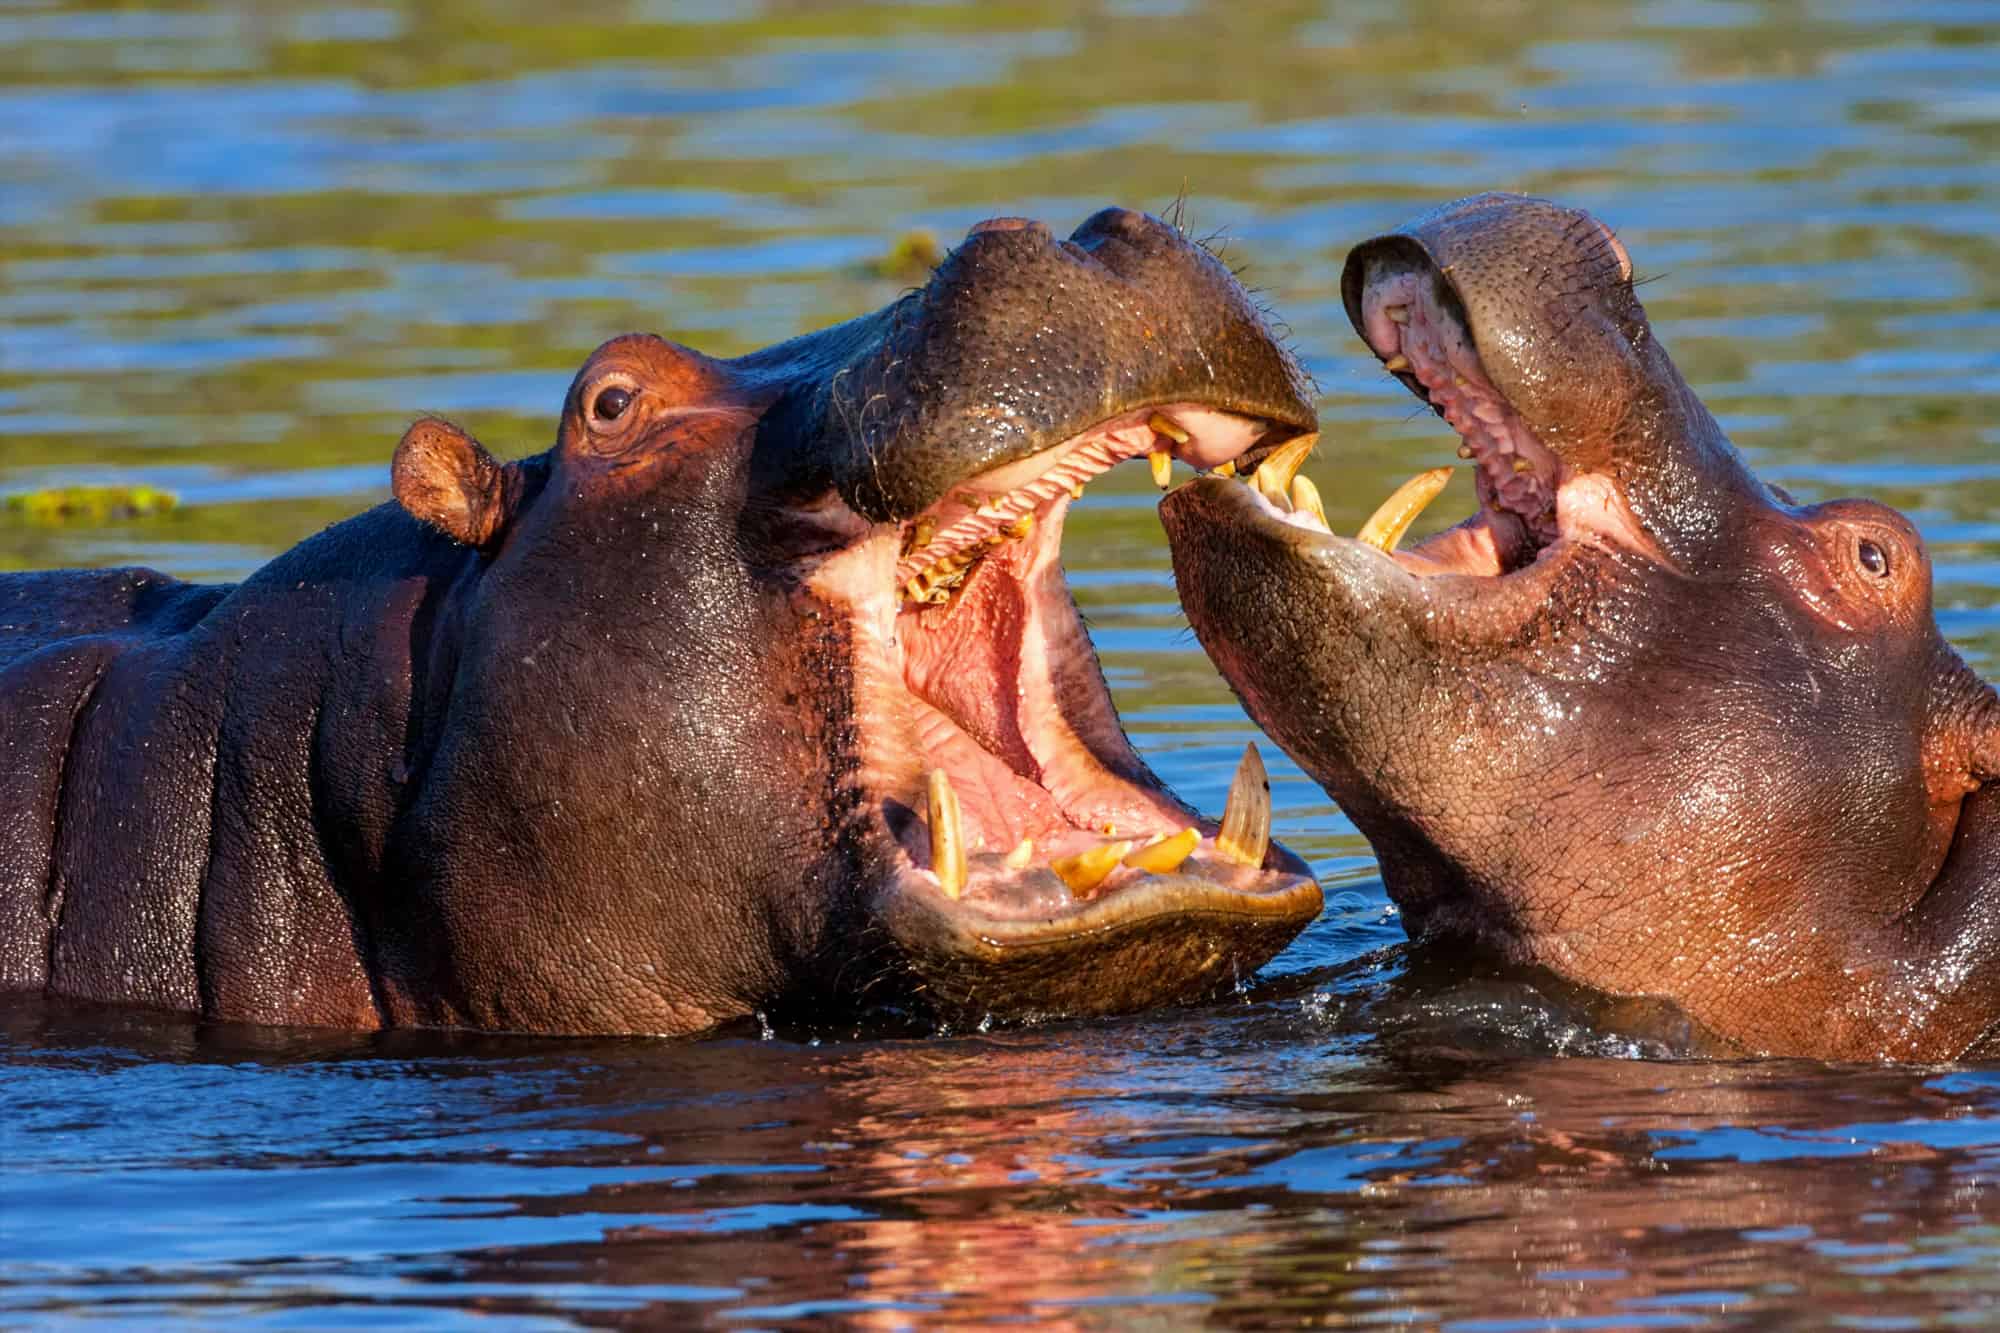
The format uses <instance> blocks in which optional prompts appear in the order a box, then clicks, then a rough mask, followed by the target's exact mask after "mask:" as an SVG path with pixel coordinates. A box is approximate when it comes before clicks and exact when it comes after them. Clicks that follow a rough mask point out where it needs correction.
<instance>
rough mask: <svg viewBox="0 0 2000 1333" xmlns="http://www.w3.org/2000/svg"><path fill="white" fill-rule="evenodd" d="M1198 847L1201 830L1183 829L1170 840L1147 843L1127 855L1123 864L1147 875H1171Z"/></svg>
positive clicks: (1164, 839) (1162, 839) (1163, 839)
mask: <svg viewBox="0 0 2000 1333" xmlns="http://www.w3.org/2000/svg"><path fill="white" fill-rule="evenodd" d="M1200 845H1201V830H1200V829H1198V828H1184V829H1182V830H1181V831H1180V832H1179V833H1176V834H1174V836H1173V837H1171V838H1161V839H1160V840H1159V841H1157V842H1149V843H1147V844H1146V845H1145V846H1144V847H1141V848H1140V849H1139V850H1137V851H1136V852H1131V853H1128V854H1127V855H1126V857H1125V864H1126V865H1128V866H1131V867H1132V868H1133V869H1134V870H1143V871H1145V872H1146V873H1147V874H1149V875H1171V874H1173V873H1174V872H1175V871H1176V870H1179V869H1180V868H1181V862H1183V861H1185V860H1187V859H1188V857H1190V856H1192V855H1194V849H1195V848H1196V847H1199V846H1200Z"/></svg>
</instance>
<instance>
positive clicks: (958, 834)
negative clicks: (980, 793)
mask: <svg viewBox="0 0 2000 1333" xmlns="http://www.w3.org/2000/svg"><path fill="white" fill-rule="evenodd" d="M930 807H931V809H930V815H931V869H932V871H934V872H935V873H936V874H937V877H938V887H939V888H941V889H943V890H944V896H945V897H947V898H952V899H956V898H957V897H958V896H959V895H960V894H962V893H964V892H965V880H966V876H967V874H968V873H969V871H968V868H967V866H966V862H965V828H964V826H963V825H962V824H961V823H960V822H959V817H958V793H957V792H955V791H953V790H952V789H951V779H950V778H949V777H947V776H946V775H945V771H944V770H943V769H941V768H934V769H932V770H931V782H930Z"/></svg>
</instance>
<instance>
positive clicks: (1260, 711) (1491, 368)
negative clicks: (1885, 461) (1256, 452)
mask: <svg viewBox="0 0 2000 1333" xmlns="http://www.w3.org/2000/svg"><path fill="white" fill-rule="evenodd" d="M1343 285H1344V291H1345V296H1346V302H1347V308H1348V312H1349V315H1350V317H1351V319H1352V320H1353V322H1354V325H1355V328H1356V329H1357V330H1359V331H1360V332H1361V334H1362V336H1363V337H1364V338H1365V339H1366V341H1367V343H1368V345H1369V347H1370V348H1371V349H1372V350H1373V351H1374V353H1375V354H1376V356H1377V357H1379V358H1380V359H1381V360H1382V361H1383V363H1384V364H1385V365H1386V366H1387V367H1388V368H1389V369H1390V370H1391V371H1392V372H1393V373H1395V374H1396V375H1397V376H1398V377H1399V378H1400V379H1401V380H1402V381H1403V382H1404V383H1405V384H1406V385H1408V386H1409V387H1410V388H1411V389H1412V390H1413V391H1415V392H1416V393H1417V395H1418V396H1419V397H1421V398H1423V399H1424V400H1425V401H1426V402H1428V403H1430V404H1431V405H1432V406H1433V407H1434V408H1435V409H1436V410H1437V411H1438V412H1439V414H1440V415H1442V416H1443V417H1444V418H1445V419H1446V420H1447V421H1448V422H1449V423H1450V424H1451V425H1452V427H1453V428H1454V429H1455V430H1456V431H1457V432H1458V433H1459V436H1460V438H1461V445H1460V449H1459V454H1460V457H1462V458H1467V459H1470V460H1471V465H1472V467H1473V469H1474V473H1475V477H1476V479H1477V491H1478V496H1479V512H1478V513H1477V514H1476V515H1475V516H1474V517H1473V518H1471V519H1470V520H1469V521H1467V522H1465V523H1462V524H1460V525H1459V526H1458V527H1456V528H1453V529H1451V530H1450V531H1448V532H1445V533H1443V534H1441V535H1439V536H1437V537H1434V538H1432V539H1430V540H1429V541H1426V542H1424V543H1422V544H1421V545H1418V546H1416V547H1414V548H1413V549H1410V550H1407V551H1395V550H1394V547H1395V537H1396V536H1397V535H1398V534H1399V532H1400V529H1401V528H1402V527H1404V526H1406V525H1407V519H1408V517H1409V516H1410V511H1412V510H1414V509H1416V508H1420V507H1421V502H1422V500H1423V498H1424V497H1423V495H1422V494H1421V493H1420V494H1418V495H1417V496H1416V497H1415V498H1414V499H1412V498H1411V497H1409V496H1407V495H1405V496H1402V497H1401V498H1399V500H1397V501H1394V502H1392V504H1391V505H1389V506H1385V512H1384V513H1382V514H1378V516H1377V518H1376V519H1375V520H1371V523H1370V525H1369V528H1368V529H1366V530H1364V535H1365V536H1367V537H1368V538H1370V540H1361V541H1350V540H1345V539H1342V538H1339V537H1334V536H1330V535H1328V534H1327V533H1326V532H1325V531H1324V530H1323V528H1322V527H1321V526H1320V525H1319V524H1317V523H1315V522H1314V521H1313V520H1312V519H1310V518H1308V517H1306V516H1305V515H1304V513H1302V512H1298V511H1293V512H1287V511H1286V510H1285V508H1284V507H1283V506H1282V505H1273V504H1272V503H1270V501H1269V500H1268V499H1267V498H1266V496H1265V495H1263V494H1260V493H1259V490H1258V488H1255V487H1250V486H1244V485H1240V484H1235V483H1231V482H1227V481H1223V480H1210V479H1201V480H1198V481H1196V482H1194V483H1191V484H1190V485H1188V486H1186V487H1184V488H1182V489H1181V490H1180V491H1178V492H1176V493H1175V494H1174V495H1173V496H1171V497H1170V498H1169V499H1168V501H1167V503H1166V504H1165V505H1164V507H1163V509H1162V515H1163V517H1164V519H1165V521H1166V525H1167V529H1168V533H1169V535H1170V537H1171V539H1172V543H1173V556H1174V569H1175V574H1176V576H1177V580H1178V583H1179V587H1180V591H1181V595H1182V599H1183V601H1184V603H1185V605H1186V607H1187V612H1188V615H1189V618H1190V619H1191V620H1192V622H1193V624H1194V626H1195V629H1196V632H1197V633H1198V635H1199V636H1200V639H1201V642H1202V644H1203V645H1204V647H1206V648H1207V650H1208V651H1209V653H1210V654H1211V655H1212V656H1213V657H1214V659H1215V660H1216V662H1217V663H1218V665H1219V666H1220V667H1221V669H1222V672H1223V674H1224V675H1225V676H1227V677H1228V679H1229V680H1230V682H1231V683H1232V684H1233V685H1234V686H1235V688H1236V690H1237V692H1238V693H1239V694H1240V695H1241V696H1242V697H1243V699H1244V701H1245V703H1246V704H1247V706H1248V708H1249V711H1250V713H1251V715H1252V716H1253V717H1254V718H1255V719H1256V721H1257V722H1258V724H1259V725H1261V726H1262V727H1264V728H1265V729H1266V730H1267V731H1269V732H1270V734H1271V735H1272V736H1273V738H1275V739H1276V740H1277V741H1278V742H1279V743H1280V744H1281V745H1282V746H1283V747H1284V748H1285V750H1286V751H1287V752H1288V753H1289V754H1291V755H1292V756H1293V757H1294V758H1295V759H1297V761H1298V762H1299V763H1300V764H1301V765H1302V766H1303V767H1304V768H1305V769H1306V770H1307V771H1308V772H1309V773H1310V774H1311V775H1312V776H1313V777H1314V778H1315V779H1316V780H1318V781H1319V782H1320V783H1321V784H1322V785H1324V786H1325V787H1326V789H1327V791H1328V792H1329V793H1331V794H1332V795H1333V796H1334V797H1335V798H1336V799H1338V800H1339V801H1340V803H1341V804H1342V806H1343V807H1345V809H1346V810H1347V812H1348V813H1349V814H1350V815H1351V816H1352V818H1353V820H1354V822H1355V824H1356V825H1357V826H1358V827H1359V828H1360V829H1361V830H1362V832H1363V833H1365V834H1366V835H1367V837H1368V839H1369V841H1370V842H1371V843H1372V844H1373V846H1374V848H1375V851H1376V854H1377V855H1378V857H1379V858H1380V861H1381V866H1382V873H1383V877H1384V880H1385V883H1386V884H1387V887H1388V891H1389V894H1390V896H1391V897H1392V898H1393V899H1394V900H1395V902H1396V903H1397V904H1398V906H1399V907H1400V908H1401V910H1402V914H1403V919H1404V921H1405V924H1406V925H1407V927H1408V929H1409V931H1410V933H1411V935H1412V936H1413V937H1416V938H1419V939H1437V940H1455V941H1460V942H1465V941H1470V942H1474V943H1476V944H1478V945H1480V946H1483V947H1484V948H1486V949H1489V950H1492V951H1495V952H1497V953H1499V954H1501V955H1503V956H1505V957H1507V958H1509V959H1512V960H1516V961H1520V962H1526V963H1531V964H1538V965H1542V966H1546V967H1547V968H1549V969H1552V970H1553V971H1554V972H1556V973H1558V974H1560V975H1562V976H1563V977H1566V978H1569V979H1571V980H1573V981H1578V982H1582V983H1584V984H1587V985H1590V986H1594V987H1598V988H1601V989H1603V990H1607V991H1611V992H1615V993H1620V994H1630V995H1638V994H1645V995H1654V996H1661V997H1664V998H1668V999H1671V1000H1673V1001H1675V1002H1677V1003H1678V1004H1679V1005H1680V1006H1681V1007H1682V1008H1683V1009H1684V1010H1685V1011H1686V1012H1687V1013H1689V1014H1690V1015H1691V1016H1692V1017H1693V1018H1694V1019H1695V1020H1697V1021H1698V1022H1700V1023H1702V1024H1703V1025H1705V1026H1706V1027H1707V1028H1709V1029H1710V1030H1711V1031H1712V1032H1713V1033H1714V1034H1716V1035H1717V1036H1720V1037H1721V1038H1723V1039H1724V1040H1725V1041H1727V1042H1729V1043H1731V1044H1734V1045H1735V1046H1737V1047H1739V1048H1740V1049H1744V1050H1750V1051H1761V1052H1770V1053H1791V1054H1802V1055H1816V1056H1825V1057H1836V1058H1877V1057H1889V1058H1902V1059H1917V1060H1931V1059H1949V1058H1954V1057H1957V1056H1960V1055H1962V1054H1965V1053H1967V1052H1969V1051H1972V1050H1974V1049H1976V1048H1983V1046H1984V1045H1985V1044H1987V1043H1990V1040H1991V1034H1992V1033H1993V1032H1994V1031H1995V1030H1996V1027H2000V784H1996V783H1995V781H1994V779H1995V777H1996V776H2000V702H1996V697H1995V694H1994V691H1993V689H1992V688H1991V687H1990V686H1988V685H1987V684H1985V683H1984V682H1982V681H1981V680H1979V679H1978V678H1977V677H1976V676H1975V675H1974V674H1973V673H1972V672H1971V671H1970V670H1969V669H1968V668H1967V666H1966V665H1965V664H1964V663H1963V662H1961V661H1960V659H1959V658H1958V656H1957V655H1956V654H1955V653H1954V652H1953V651H1952V650H1951V648H1950V647H1949V646H1948V645H1947V644H1946V643H1945V641H1944V639H1943V638H1942V637H1941V636H1940V634H1939V632H1938V629H1937V626H1936V623H1935V622H1934V620H1933V619H1932V612H1931V572H1930V567H1929V564H1928V562H1927V559H1926V556H1925V553H1924V549H1923V546H1922V543H1921V542H1920V541H1919V540H1918V536H1917V533H1916V531H1915V530H1914V529H1913V528H1912V526H1911V525H1910V524H1909V523H1908V522H1907V521H1906V520H1904V519H1903V518H1902V517H1900V516H1899V515H1897V514H1896V513H1894V512H1893V511H1891V510H1889V509H1886V508H1884V507H1883V506H1881V505H1879V504H1874V503H1870V502H1867V501H1861V500H1840V501H1835V502H1831V503H1827V504H1820V505H1810V506H1800V505H1797V504H1795V503H1793V502H1792V500H1791V499H1790V497H1788V496H1786V495H1785V494H1784V493H1783V492H1781V491H1779V490H1777V489H1776V488H1773V487H1768V486H1766V485H1764V484H1762V483H1761V482H1760V481H1759V480H1758V479H1757V478H1756V477H1755V476H1754V475H1752V473H1751V472H1750V470H1749V469H1748V468H1747V467H1746V466H1745V464H1744V462H1743V460H1742V459H1741V458H1740V457H1738V455H1737V454H1736V452H1735V450H1734V449H1733V448H1732V447H1731V446H1730V444H1729V442H1728V440H1727V439H1726V438H1725V436H1724V435H1723V432H1722V430H1721V429H1720V427H1719V426H1718V425H1717V424H1716V422H1715V419H1714V418H1713V417H1711V416H1710V415H1709V413H1708V412H1707V410H1706V409H1705V408H1704V407H1703V406H1702V404H1701V403H1700V402H1699V401H1698V400H1697V399H1696V398H1695V396H1694V394H1693V393H1692V392H1691V391H1690V390H1689V388H1688V386H1687V385H1686V383H1685V382H1684V381H1683V380H1682V379H1681V377H1680V375H1679V373H1678V372H1677V371H1676V369H1675V367H1674V365H1673V363H1672V362H1671V361H1670V360H1669V359H1668V357H1667V353H1666V351H1665V349H1663V348H1662V347H1661V345H1660V343H1659V341H1658V340H1657V339H1656V338H1655V337H1654V335H1653V333H1652V330H1651V329H1650V327H1649V326H1648V324H1647V321H1646V314H1645V311H1644V310H1643V309H1642V308H1641V306H1640V304H1639V301H1638V298H1637V297H1636V296H1635V295H1634V293H1633V288H1632V280H1631V265H1630V261H1629V259H1628V258H1627V256H1626V254H1625V252H1624V250H1623V248H1622V247H1621V246H1620V244H1619V243H1618V241H1617V240H1616V239H1615V237H1613V235H1612V234H1611V232H1610V231H1609V230H1608V229H1607V228H1605V227H1604V226H1603V225H1602V224H1600V223H1599V222H1597V221H1596V220H1595V219H1593V218H1591V217H1590V216H1588V215H1587V214H1584V213H1580V212H1576V211H1573V210H1570V209H1566V208H1560V207H1557V206H1555V205H1553V204H1549V203H1546V202H1542V201H1539V200H1532V199H1523V198H1519V197H1515V196H1506V195H1482V196H1479V197H1477V198H1473V199H1468V200H1464V201H1461V202H1459V203H1455V204H1451V205H1448V206H1446V207H1444V208H1442V209H1440V210H1438V211H1436V212H1434V213H1431V214H1429V215H1427V216H1425V217H1423V218H1421V219H1419V220H1417V221H1416V222H1414V223H1412V224H1411V225H1410V226H1409V227H1407V228H1406V229H1404V230H1403V231H1401V232H1398V233H1397V234H1395V235H1391V236H1384V237H1379V238H1377V239H1375V240H1372V241H1369V242H1367V243H1366V244H1364V245H1362V246H1360V247H1358V248H1357V249H1356V250H1355V251H1354V252H1353V254H1352V255H1351V256H1350V257H1349V259H1348V263H1347V269H1346V274H1345V279H1344V284H1343ZM1437 482H1438V479H1437V478H1436V477H1428V478H1425V479H1421V480H1420V481H1419V482H1418V483H1417V484H1416V486H1415V489H1416V490H1418V491H1419V492H1423V491H1429V493H1432V494H1434V493H1435V485H1436V484H1437ZM1407 489H1411V488H1406V490H1407Z"/></svg>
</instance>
